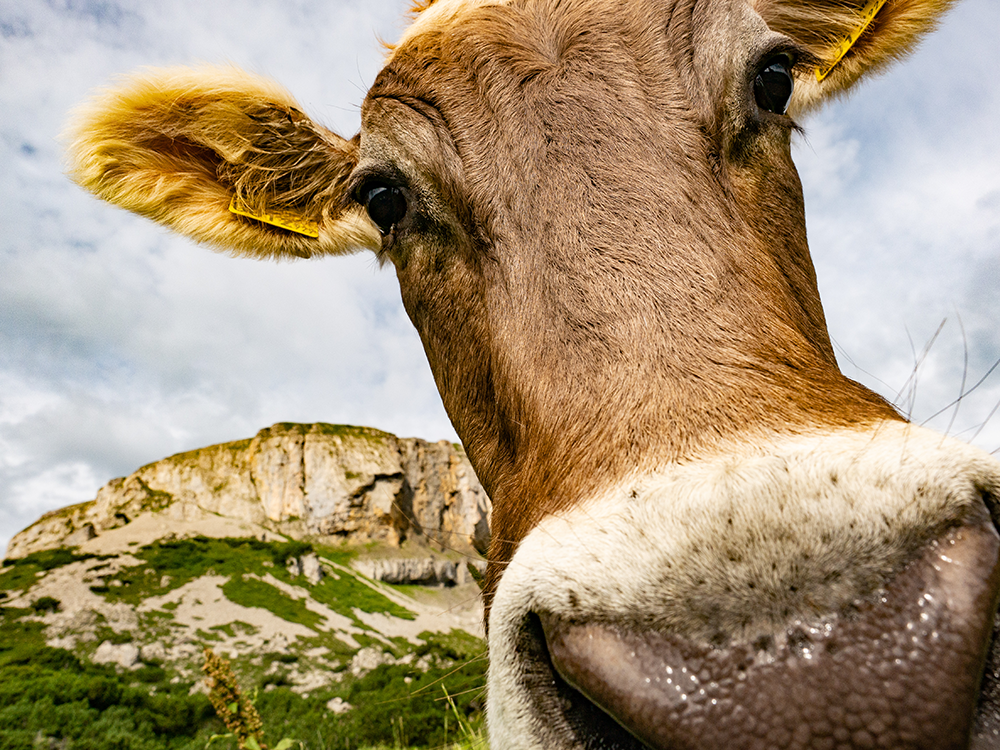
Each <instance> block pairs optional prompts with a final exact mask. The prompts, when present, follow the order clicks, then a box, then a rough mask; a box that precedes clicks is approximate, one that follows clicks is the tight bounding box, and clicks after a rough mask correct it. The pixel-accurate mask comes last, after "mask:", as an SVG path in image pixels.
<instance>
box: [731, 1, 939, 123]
mask: <svg viewBox="0 0 1000 750" xmlns="http://www.w3.org/2000/svg"><path fill="white" fill-rule="evenodd" d="M750 2H751V5H752V6H753V7H754V8H755V9H756V11H757V12H758V13H759V14H760V16H761V18H763V19H764V22H765V23H767V25H768V26H769V27H770V28H771V29H772V30H773V31H777V32H779V33H781V34H785V35H786V36H789V37H791V38H792V39H793V40H794V41H795V42H796V43H797V44H798V45H799V46H800V47H802V48H803V49H804V50H805V51H806V52H807V53H808V54H809V55H810V56H811V57H812V61H813V64H811V65H806V66H803V67H802V68H801V70H800V73H801V75H800V76H799V77H798V78H797V80H796V81H795V93H794V94H793V95H792V101H791V104H790V105H789V113H790V114H792V115H797V114H800V113H802V112H805V111H807V110H810V109H813V108H815V107H817V106H818V105H820V104H822V103H823V102H825V101H828V100H830V99H831V98H833V97H836V96H838V95H840V94H842V93H844V92H846V91H848V90H849V89H850V88H851V87H852V86H854V84H855V83H857V82H858V81H859V80H861V79H862V78H864V77H865V76H867V75H870V74H872V73H877V72H878V71H881V70H884V69H885V68H886V67H888V66H889V65H890V64H891V63H892V62H894V61H895V60H898V59H900V58H902V57H905V56H906V55H907V54H909V53H910V52H911V51H912V50H913V48H914V47H915V46H916V45H917V43H918V42H919V41H920V39H921V38H922V37H923V36H924V35H925V34H927V33H928V32H929V31H931V30H932V29H933V28H934V27H935V25H936V24H937V23H938V22H939V21H940V20H941V18H942V17H943V16H944V14H945V12H946V11H947V10H948V8H949V7H950V6H951V5H952V3H953V2H954V0H750Z"/></svg>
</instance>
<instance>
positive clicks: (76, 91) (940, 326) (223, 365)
mask: <svg viewBox="0 0 1000 750" xmlns="http://www.w3.org/2000/svg"><path fill="white" fill-rule="evenodd" d="M405 7H406V1H405V0H365V1H364V2H358V1H357V0H169V1H167V0H165V1H164V2H159V3H146V2H139V0H133V2H125V1H124V0H28V1H27V2H25V0H0V228H2V232H0V550H2V549H4V548H5V546H6V544H7V542H8V541H9V539H10V537H11V536H12V535H13V534H14V533H16V532H17V531H18V530H20V529H22V528H24V527H25V526H27V525H28V524H30V523H31V522H32V521H34V520H35V519H36V518H38V517H39V516H40V515H41V514H42V513H44V512H46V511H49V510H53V509H55V508H59V507H62V506H64V505H67V504H70V503H75V502H82V501H85V500H89V499H92V498H93V497H94V496H95V494H96V492H97V490H98V488H99V487H101V486H102V485H103V484H105V483H106V482H107V481H108V480H110V479H112V478H114V477H118V476H124V475H127V474H129V473H131V472H132V471H134V470H135V469H137V468H138V467H140V466H142V465H144V464H146V463H149V462H151V461H155V460H158V459H160V458H163V457H166V456H168V455H171V454H173V453H177V452H179V451H183V450H189V449H193V448H197V447H201V446H204V445H209V444H213V443H218V442H224V441H229V440H237V439H241V438H245V437H249V436H251V435H253V434H254V433H256V432H257V431H258V430H259V429H261V428H262V427H265V426H267V425H270V424H272V423H274V422H279V421H298V422H316V421H324V422H334V423H350V424H364V425H371V426H375V427H379V428H381V429H385V430H388V431H391V432H395V433H397V434H399V435H405V436H419V437H424V438H427V439H430V440H438V439H441V438H446V439H450V440H456V439H457V436H456V435H455V433H454V430H453V428H452V427H451V425H450V423H449V421H448V418H447V416H446V415H445V413H444V409H443V407H442V406H441V401H440V398H439V397H438V395H437V392H436V390H435V388H434V383H433V379H432V377H431V374H430V370H429V368H428V366H427V364H426V361H425V359H424V355H423V351H422V348H421V345H420V341H419V339H418V337H417V335H416V332H415V331H414V330H413V328H412V327H411V325H410V323H409V321H408V319H407V318H406V314H405V312H404V311H403V309H402V305H401V303H400V301H399V289H398V286H397V284H396V280H395V277H394V273H393V270H392V267H391V266H387V267H386V268H384V269H381V270H380V269H379V268H378V266H377V264H376V263H375V261H374V258H373V256H371V255H370V254H358V255H353V256H349V257H341V258H328V259H324V260H320V261H305V262H297V263H283V264H275V263H270V262H257V261H251V260H235V259H232V258H228V257H224V256H221V255H216V254H214V253H212V252H210V251H208V250H206V249H205V248H202V247H197V246H195V245H193V244H192V243H191V242H189V241H187V240H185V239H183V238H180V237H177V236H174V235H171V234H170V233H169V232H167V231H166V230H165V229H162V228H160V227H158V226H156V225H154V224H152V223H150V222H148V221H146V220H144V219H141V218H138V217H135V216H132V215H130V214H128V213H126V212H124V211H121V210H119V209H116V208H114V207H111V206H108V205H105V204H103V203H101V202H99V201H97V200H95V199H93V198H91V197H90V196H88V195H87V194H85V193H84V191H82V190H81V189H80V188H78V187H76V186H74V185H73V184H72V183H71V182H70V181H69V180H68V179H67V178H66V177H65V175H64V167H63V163H62V146H61V144H60V141H59V133H60V131H61V130H62V128H63V125H64V123H65V121H66V119H67V114H68V113H69V112H70V111H71V110H72V108H73V107H74V106H76V105H77V104H79V103H80V102H82V101H83V100H85V99H86V98H87V97H88V94H89V92H91V91H92V90H94V89H95V88H98V87H101V86H104V85H107V84H108V83H109V82H110V81H112V80H113V79H114V78H116V77H117V76H121V75H124V74H127V73H129V72H131V71H134V70H135V69H137V68H141V67H144V66H164V65H174V64H192V63H201V62H208V63H227V62H228V63H234V64H237V65H240V66H242V67H245V68H247V69H249V70H252V71H255V72H258V73H262V74H265V75H268V76H271V77H273V78H275V79H277V80H278V81H280V82H282V83H283V84H284V85H285V86H286V87H287V88H288V89H290V90H291V91H292V92H293V94H294V95H295V96H296V98H297V99H298V100H299V102H300V104H302V105H303V107H304V109H306V111H308V112H309V113H310V114H311V115H312V116H313V117H314V118H315V119H317V120H319V121H320V122H322V123H323V124H324V125H326V126H327V127H330V128H331V129H333V130H335V131H337V132H339V133H340V134H342V135H345V136H348V137H349V136H350V135H352V134H353V133H355V132H356V131H357V129H358V127H359V119H360V118H359V106H360V103H361V101H362V99H363V97H364V94H365V91H366V90H367V88H368V86H369V85H370V84H371V82H372V80H373V79H374V76H375V74H376V73H377V71H378V69H379V65H380V62H381V60H382V56H383V49H382V47H381V46H380V44H379V41H378V40H379V39H383V40H386V41H392V40H394V39H396V38H398V36H399V35H400V33H401V31H402V29H403V20H402V19H403V12H404V10H405ZM997 29H1000V3H997V2H996V0H966V1H965V2H962V3H959V4H958V5H957V7H955V8H954V9H953V11H952V12H951V13H950V14H949V16H948V17H947V18H946V19H945V21H944V23H943V24H942V26H941V28H940V29H939V30H938V31H937V33H935V34H934V35H932V36H930V37H928V38H927V39H926V40H925V42H924V43H923V44H922V46H921V47H920V49H919V50H918V51H917V52H916V54H914V55H913V56H911V57H910V58H909V59H907V60H906V61H905V62H903V63H901V64H899V65H897V66H896V67H895V68H894V69H892V71H891V72H889V73H888V74H886V75H883V76H882V77H880V78H877V79H875V80H873V81H870V82H867V83H866V84H865V85H863V86H862V87H860V89H859V90H856V91H855V93H854V94H853V95H852V96H850V97H848V98H846V99H842V100H839V101H837V102H834V103H832V104H830V105H829V106H827V107H826V108H825V109H823V110H821V111H820V112H818V113H816V114H814V115H812V116H810V117H809V118H808V119H806V120H805V121H803V122H802V123H801V124H802V125H803V126H804V129H805V132H804V135H802V136H801V137H797V139H796V143H795V146H794V155H795V159H796V162H797V164H798V167H799V171H800V175H801V178H802V182H803V188H804V191H805V197H806V213H807V225H808V231H809V238H810V246H811V248H812V253H813V259H814V262H815V264H816V269H817V274H818V276H819V283H820V291H821V295H822V298H823V302H824V305H825V309H826V314H827V320H828V323H829V326H830V331H831V335H832V337H833V339H834V342H835V346H836V349H837V354H838V357H839V359H840V362H841V366H842V368H843V369H844V371H845V372H846V373H847V374H848V375H849V376H850V377H852V378H855V379H856V380H859V381H861V382H863V383H865V384H866V385H868V386H869V387H871V388H873V389H875V390H876V391H878V392H879V393H882V394H883V395H885V396H886V397H888V398H889V399H890V400H892V401H893V402H894V403H896V404H897V405H898V406H899V408H900V409H901V410H902V411H903V412H904V413H906V414H909V415H911V416H912V418H913V419H914V420H915V421H918V422H924V421H927V420H928V419H929V420H930V421H929V424H931V425H932V426H934V427H936V428H937V429H940V430H941V431H946V432H948V433H949V434H952V435H957V436H959V437H962V438H964V439H966V440H972V441H973V442H975V443H976V444H977V445H979V446H981V447H983V448H984V449H986V450H988V451H997V450H998V449H1000V414H998V415H993V410H994V408H995V406H996V405H997V403H998V402H1000V368H997V370H996V371H994V372H993V373H992V374H989V370H990V368H991V366H993V365H994V363H995V362H996V361H997V360H998V359H1000V309H998V307H997V304H996V302H997V299H998V296H1000V295H998V290H1000V145H998V140H1000V139H998V138H997V137H996V133H997V123H998V122H1000V81H998V79H997V76H996V70H995V65H994V62H995V60H994V58H995V53H994V49H995V44H996V34H997ZM984 376H985V380H984V382H983V383H982V384H981V385H979V386H978V388H976V389H975V390H973V391H972V392H971V393H969V394H968V395H965V396H964V398H962V399H961V400H960V403H959V405H958V408H957V409H956V407H955V405H954V404H953V402H954V401H956V399H958V397H959V396H960V394H963V393H964V392H965V391H968V390H969V389H970V388H972V386H974V385H976V383H977V381H979V380H980V379H981V378H983V377H984ZM939 411H940V412H941V413H940V414H936V413H937V412H939ZM991 415H992V419H991V418H990V417H991Z"/></svg>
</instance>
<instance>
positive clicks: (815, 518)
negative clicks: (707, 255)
mask: <svg viewBox="0 0 1000 750" xmlns="http://www.w3.org/2000/svg"><path fill="white" fill-rule="evenodd" d="M742 450H743V452H742V453H740V448H739V447H736V448H734V449H732V450H731V451H728V452H727V453H725V454H721V455H719V456H716V457H714V458H708V459H705V460H702V461H699V462H695V461H691V462H688V463H685V464H678V465H673V466H667V467H664V468H662V469H658V470H656V471H655V472H646V473H642V474H636V475H635V476H632V477H627V478H625V479H623V480H621V481H620V482H619V483H617V484H616V485H614V486H613V487H609V488H608V489H606V490H605V491H603V492H602V493H600V494H595V495H594V496H593V497H592V498H590V499H588V500H587V502H585V503H581V504H580V505H579V506H577V507H574V508H570V509H567V510H565V511H563V512H561V513H558V514H555V513H554V514H551V515H550V516H548V517H546V518H545V519H543V520H542V521H541V522H540V523H539V524H538V526H536V527H535V529H533V530H532V531H531V532H530V533H529V534H528V535H527V536H526V537H525V538H524V539H523V540H522V541H521V544H520V546H519V547H518V549H517V551H516V553H515V554H514V556H513V558H512V559H511V560H510V561H509V563H508V564H507V566H506V569H505V571H504V573H503V576H502V578H501V579H500V582H499V585H498V587H497V590H496V594H495V597H494V600H493V603H492V607H491V611H490V620H489V648H490V675H489V697H488V717H489V726H490V737H491V746H492V747H493V749H494V750H514V749H515V748H516V750H529V749H533V750H636V749H638V748H641V747H646V748H654V749H656V750H668V749H669V750H688V749H691V750H694V749H696V748H697V749H699V750H713V749H718V750H721V749H723V748H725V749H726V750H740V749H743V748H789V749H791V748H816V749H820V748H868V747H872V748H897V749H899V748H909V749H911V750H913V749H916V748H925V749H926V750H942V749H944V748H967V747H974V748H977V749H978V748H986V747H996V748H1000V646H998V645H997V644H996V643H994V646H993V648H992V649H991V648H990V646H991V643H993V642H994V641H996V640H997V638H996V637H995V629H996V628H997V623H996V612H997V604H998V598H1000V596H998V594H1000V537H998V533H997V530H996V521H995V518H996V517H997V505H998V503H997V498H1000V463H998V462H997V461H996V459H994V458H993V457H991V456H989V455H987V454H985V453H983V452H982V451H978V450H977V449H974V448H970V447H969V446H965V445H963V444H961V443H958V442H956V441H952V440H948V439H947V438H942V437H941V436H940V435H936V434H934V433H930V432H929V431H926V430H923V429H921V428H917V427H913V426H911V425H904V424H896V423H890V424H884V425H880V426H879V427H878V429H877V430H874V431H868V432H862V431H860V430H858V431H847V430H843V431H836V432H827V433H818V434H816V435H815V436H806V437H803V436H794V437H792V438H788V439H786V440H784V441H781V440H775V441H774V442H773V443H771V444H764V443H763V442H757V443H754V444H753V445H752V446H751V447H749V448H744V449H742ZM495 518H496V509H494V519H495ZM984 665H986V667H987V668H986V670H985V672H986V674H987V676H986V678H985V681H984V678H983V674H984ZM987 715H988V716H994V715H995V718H996V721H993V722H992V724H991V723H989V722H985V723H984V716H987ZM988 716H987V718H988ZM994 730H996V731H995V732H994ZM994 735H995V737H994ZM973 738H978V739H973ZM970 743H971V744H970ZM991 743H992V744H991Z"/></svg>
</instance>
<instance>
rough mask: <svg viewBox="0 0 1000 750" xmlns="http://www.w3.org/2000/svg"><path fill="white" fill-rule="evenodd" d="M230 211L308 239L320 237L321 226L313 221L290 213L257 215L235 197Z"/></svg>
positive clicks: (271, 212)
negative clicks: (302, 235)
mask: <svg viewBox="0 0 1000 750" xmlns="http://www.w3.org/2000/svg"><path fill="white" fill-rule="evenodd" d="M229 210H230V211H231V212H232V213H234V214H236V215H237V216H246V217H247V218H248V219H256V220H257V221H262V222H264V223H265V224H271V225H272V226H276V227H281V228H282V229H287V230H288V231H289V232H295V233H296V234H304V235H305V236H306V237H313V238H315V237H319V224H317V223H316V222H315V221H313V220H312V219H307V218H305V217H304V216H298V215H296V214H293V213H290V212H288V211H270V212H268V213H264V214H257V213H254V212H253V211H250V210H249V209H248V208H247V207H246V206H245V205H243V203H242V202H241V201H239V200H237V199H236V196H235V195H234V196H233V199H232V201H230V202H229Z"/></svg>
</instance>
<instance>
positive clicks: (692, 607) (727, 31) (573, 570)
mask: <svg viewBox="0 0 1000 750" xmlns="http://www.w3.org/2000/svg"><path fill="white" fill-rule="evenodd" d="M949 2H950V0H888V2H886V1H885V0H867V1H866V0H628V2H624V1H623V0H430V1H429V2H425V3H424V4H422V5H419V6H417V7H416V8H415V9H414V11H413V21H412V24H411V25H410V26H409V28H408V29H407V30H406V31H405V33H404V34H403V36H402V38H401V39H400V41H399V42H398V44H396V45H395V46H393V47H391V48H390V49H389V52H388V55H387V60H386V63H385V66H384V67H383V69H382V70H381V72H380V73H379V74H378V76H377V78H376V79H375V81H374V83H373V85H372V87H371V89H370V90H369V91H368V93H367V96H366V98H365V100H364V104H363V107H362V113H361V114H362V125H361V130H360V132H359V133H358V134H357V135H355V136H354V137H353V138H351V139H344V138H342V137H340V136H338V135H336V134H334V133H332V132H330V131H329V130H327V129H325V128H324V127H322V126H321V125H319V124H317V123H316V122H314V121H313V120H312V119H310V118H309V116H307V115H306V114H305V113H304V112H303V111H302V109H301V108H300V107H299V106H298V105H297V104H296V102H295V101H294V100H293V99H292V97H291V95H290V94H288V93H287V92H286V91H285V90H284V89H282V88H281V87H280V86H278V85H277V84H275V83H273V82H271V81H269V80H267V79H264V78H261V77H259V76H256V75H251V74H249V73H246V72H242V71H240V70H237V69H234V68H228V67H201V68H172V69H164V70H148V71H144V72H141V73H139V74H137V75H135V76H133V77H131V78H129V79H127V80H124V81H122V82H120V83H119V84H118V85H117V86H116V87H114V88H111V89H109V90H106V91H104V92H102V93H99V94H97V95H96V96H95V98H94V99H93V100H92V101H91V102H90V103H89V104H86V105H84V106H83V107H82V108H81V110H80V111H78V112H77V113H76V115H75V116H74V119H73V121H72V124H71V127H70V132H71V136H70V146H69V154H70V172H71V175H72V176H73V178H74V179H75V180H76V181H78V182H79V183H80V184H81V185H83V186H84V187H85V188H87V189H88V190H90V191H92V192H93V193H95V194H96V195H98V196H99V197H101V198H103V199H105V200H108V201H110V202H112V203H115V204H117V205H119V206H122V207H124V208H126V209H129V210H131V211H134V212H137V213H139V214H141V215H144V216H147V217H149V218H151V219H153V220H155V221H157V222H160V223H161V224H164V225H166V226H168V227H170V228H172V229H174V230H176V231H178V232H180V233H182V234H184V235H187V236H188V237H191V238H193V239H194V240H196V241H198V242H203V243H206V244H209V245H212V246H215V247H216V248H219V249H222V250H225V251H228V252H230V253H235V254H239V255H245V256H252V257H255V258H265V259H267V258H269V259H287V258H298V257H305V258H314V257H317V256H324V255H338V254H343V253H349V252H353V251H355V250H358V249H367V250H370V251H372V252H374V253H375V255H376V257H377V258H378V259H379V261H380V262H383V263H391V264H392V265H393V266H394V268H395V272H396V275H397V277H398V280H399V285H400V290H401V295H402V300H403V304H404V306H405V308H406V311H407V313H408V315H409V317H410V319H411V320H412V322H413V324H414V326H415V327H416V329H417V331H418V332H419V335H420V338H421V340H422V342H423V346H424V349H425V352H426V354H427V358H428V360H429V362H430V366H431V369H432V371H433V374H434V377H435V381H436V384H437V387H438V389H439V391H440V393H441V396H442V399H443V402H444V405H445V408H446V409H447V412H448V415H449V417H450V419H451V421H452V423H453V424H454V426H455V429H456V431H457V433H458V435H459V436H460V437H461V439H462V441H463V442H464V444H465V447H466V450H467V451H468V455H469V457H470V460H471V462H472V464H473V466H474V468H475V470H476V472H477V474H478V475H479V477H480V479H481V480H482V483H483V485H484V487H485V488H486V490H487V492H488V493H489V495H490V497H491V499H492V501H493V516H492V529H491V533H492V539H491V542H490V548H489V565H488V570H487V574H486V580H485V586H484V591H483V597H484V604H485V611H486V622H487V626H488V645H489V654H490V668H489V677H488V701H487V718H488V727H489V736H490V742H491V745H492V747H493V748H494V750H528V749H530V748H543V749H545V750H599V749H600V750H626V749H631V748H640V747H648V748H656V749H658V750H667V749H668V748H669V749H672V750H682V749H687V748H692V749H693V748H703V749H712V748H714V749H721V748H868V747H880V748H929V749H931V748H932V749H935V750H941V749H942V748H966V747H975V748H986V747H1000V639H997V638H996V637H995V636H996V628H997V625H996V624H995V615H996V612H997V604H998V594H1000V537H998V534H997V531H996V526H997V523H998V522H1000V515H998V513H1000V511H998V503H997V501H998V498H1000V462H998V461H996V460H995V459H994V458H993V457H991V456H990V455H988V454H986V453H984V452H982V451H980V450H978V449H976V448H973V447H970V446H967V445H965V444H962V443H960V442H958V441H956V440H954V439H951V438H948V437H945V436H942V435H939V434H936V433H933V432H931V431H929V430H927V429H924V428H922V427H919V426H916V425H913V424H910V423H909V422H908V421H907V420H906V419H904V418H903V417H902V416H900V414H899V413H897V411H896V410H895V409H894V408H893V407H892V406H891V405H890V404H889V403H888V402H886V401H885V400H884V399H882V398H881V397H879V396H877V395H876V394H874V393H873V392H871V391H869V390H868V389H866V388H864V387H863V386H861V385H859V384H858V383H856V382H854V381H852V380H850V379H848V378H847V377H846V376H844V375H843V374H842V373H841V372H840V370H839V368H838V366H837V363H836V359H835V356H834V352H833V348H832V346H831V342H830V337H829V334H828V332H827V328H826V322H825V319H824V313H823V308H822V306H821V303H820V297H819V293H818V290H817V285H816V278H815V273H814V270H813V266H812V261H811V259H810V256H809V251H808V247H807V243H806V233H805V218H804V209H803V198H802V190H801V185H800V183H799V179H798V176H797V173H796V170H795V167H794V165H793V163H792V160H791V156H790V141H791V138H792V136H793V133H795V132H796V130H797V128H799V125H798V124H797V123H798V122H799V121H800V119H801V118H802V116H803V115H805V114H806V113H808V112H809V111H810V110H813V109H815V108H817V107H819V106H821V105H822V104H823V102H825V101H827V100H829V99H830V98H831V97H835V96H838V95H840V94H842V93H844V92H846V91H848V90H849V89H850V88H851V87H852V86H853V85H854V84H855V83H856V82H857V81H859V80H861V79H863V77H864V76H866V75H870V74H874V73H876V72H878V71H879V70H881V69H883V68H884V67H885V66H887V65H888V64H889V63H891V62H892V61H893V60H895V59H896V58H899V57H902V56H903V55H905V54H906V53H907V52H908V51H909V50H910V49H912V47H913V46H914V44H915V43H916V42H917V40H918V39H919V38H920V37H921V36H922V35H923V34H925V33H926V32H928V31H929V30H930V29H932V27H933V26H934V24H935V22H936V21H937V19H938V18H939V17H940V16H941V14H942V13H943V12H945V10H946V9H947V6H948V5H949Z"/></svg>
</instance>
